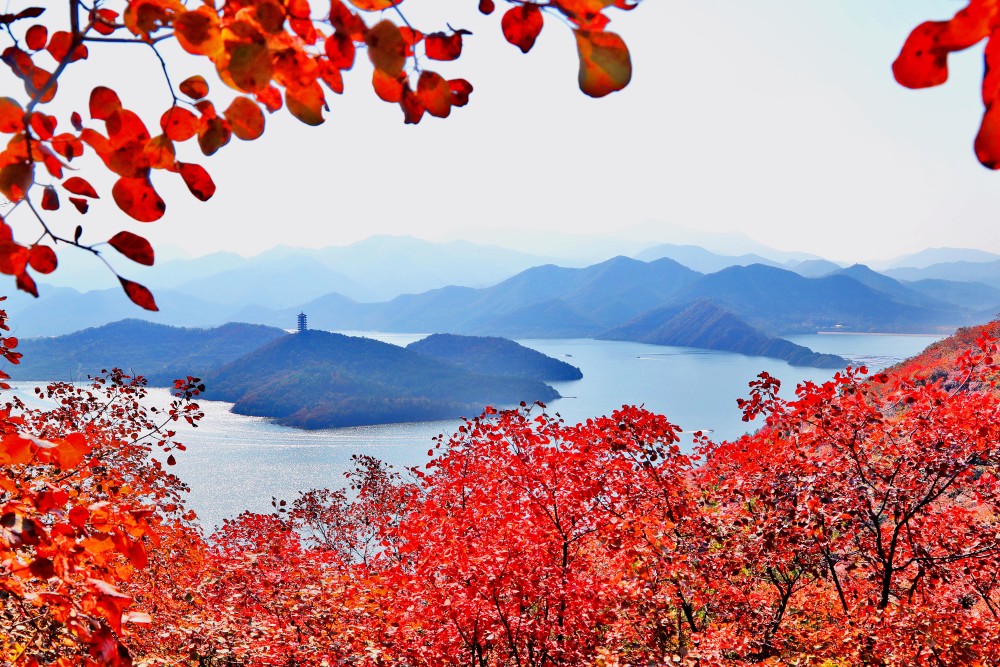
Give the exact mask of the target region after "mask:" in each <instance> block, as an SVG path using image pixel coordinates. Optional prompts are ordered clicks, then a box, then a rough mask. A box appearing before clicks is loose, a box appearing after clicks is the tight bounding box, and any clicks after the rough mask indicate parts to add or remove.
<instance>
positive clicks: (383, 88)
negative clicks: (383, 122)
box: [372, 69, 406, 104]
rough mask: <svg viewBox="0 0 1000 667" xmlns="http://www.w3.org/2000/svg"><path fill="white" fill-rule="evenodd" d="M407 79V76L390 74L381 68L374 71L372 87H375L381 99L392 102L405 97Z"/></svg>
mask: <svg viewBox="0 0 1000 667" xmlns="http://www.w3.org/2000/svg"><path fill="white" fill-rule="evenodd" d="M405 81H406V77H405V76H389V75H388V74H386V73H385V72H383V71H382V70H380V69H377V70H375V71H374V72H373V73H372V87H373V88H374V89H375V94H376V95H378V96H379V99H382V100H384V101H386V102H390V103H392V104H395V103H396V102H399V101H400V100H401V99H403V86H404V85H405V84H404V82H405Z"/></svg>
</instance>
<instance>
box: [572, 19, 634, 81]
mask: <svg viewBox="0 0 1000 667" xmlns="http://www.w3.org/2000/svg"><path fill="white" fill-rule="evenodd" d="M573 33H574V34H575V35H576V46H577V52H578V53H579V56H580V76H579V80H580V90H582V91H583V92H584V93H586V94H587V95H590V96H591V97H604V96H605V95H608V94H609V93H613V92H615V91H618V90H621V89H622V88H624V87H625V86H627V85H628V83H629V81H631V80H632V60H631V58H630V57H629V52H628V47H626V46H625V42H624V41H623V40H622V38H621V37H619V36H618V35H616V34H615V33H613V32H586V31H583V30H574V31H573Z"/></svg>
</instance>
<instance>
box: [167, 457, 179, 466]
mask: <svg viewBox="0 0 1000 667" xmlns="http://www.w3.org/2000/svg"><path fill="white" fill-rule="evenodd" d="M167 465H168V466H173V465H177V459H175V458H174V455H173V454H171V455H170V456H168V457H167Z"/></svg>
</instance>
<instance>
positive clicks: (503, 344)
mask: <svg viewBox="0 0 1000 667" xmlns="http://www.w3.org/2000/svg"><path fill="white" fill-rule="evenodd" d="M406 349H408V350H411V351H413V352H417V353H419V354H422V355H424V356H425V357H433V358H435V359H439V360H441V361H448V362H451V363H453V364H455V365H456V366H459V367H461V368H464V369H465V370H467V371H471V372H473V373H479V374H481V375H500V376H513V377H525V378H531V379H534V380H542V381H545V382H567V381H570V380H579V379H580V378H582V377H583V373H581V372H580V369H579V368H577V367H576V366H572V365H570V364H568V363H566V362H565V361H561V360H559V359H553V358H552V357H550V356H548V355H545V354H542V353H541V352H538V351H537V350H532V349H531V348H528V347H524V346H523V345H520V344H518V343H515V342H514V341H512V340H509V339H507V338H498V337H496V336H456V335H454V334H433V335H431V336H427V337H426V338H422V339H421V340H418V341H416V342H415V343H410V344H409V345H407V346H406Z"/></svg>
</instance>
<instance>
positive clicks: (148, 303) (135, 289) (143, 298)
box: [118, 276, 159, 311]
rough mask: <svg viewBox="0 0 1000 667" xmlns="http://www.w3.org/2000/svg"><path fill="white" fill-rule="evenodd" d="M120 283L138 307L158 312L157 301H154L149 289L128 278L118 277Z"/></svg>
mask: <svg viewBox="0 0 1000 667" xmlns="http://www.w3.org/2000/svg"><path fill="white" fill-rule="evenodd" d="M118 282H120V283H121V284H122V288H123V289H124V290H125V294H126V295H128V298H129V299H131V300H132V303H134V304H135V305H137V306H141V307H142V308H145V309H146V310H152V311H157V310H159V308H157V307H156V301H155V300H154V299H153V293H152V292H150V291H149V290H148V289H146V288H145V287H143V286H142V285H140V284H139V283H136V282H133V281H131V280H128V279H126V278H122V277H121V276H118Z"/></svg>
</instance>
